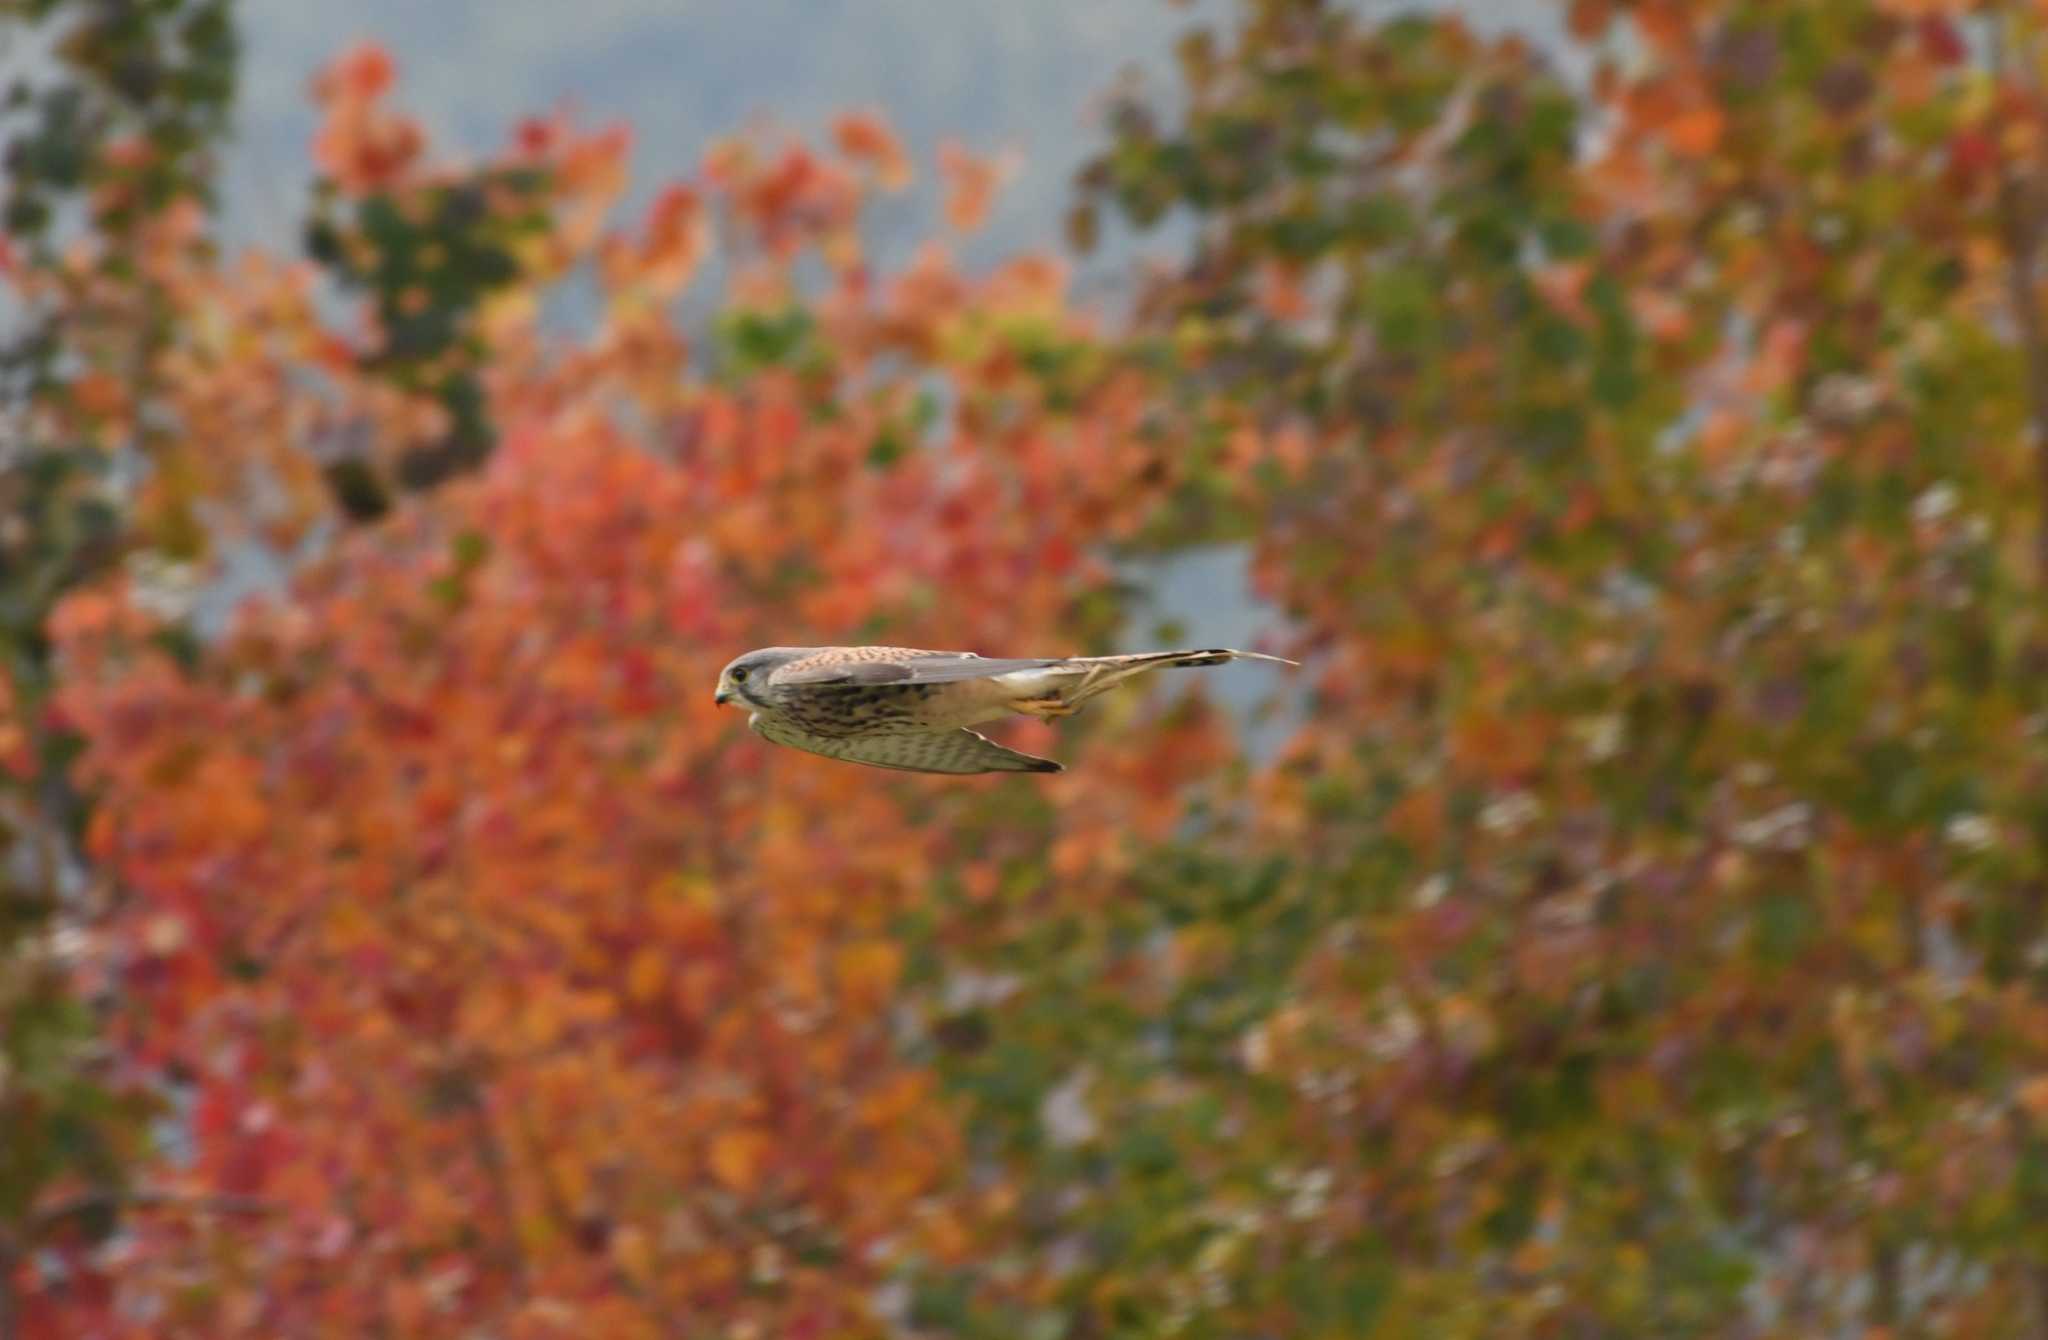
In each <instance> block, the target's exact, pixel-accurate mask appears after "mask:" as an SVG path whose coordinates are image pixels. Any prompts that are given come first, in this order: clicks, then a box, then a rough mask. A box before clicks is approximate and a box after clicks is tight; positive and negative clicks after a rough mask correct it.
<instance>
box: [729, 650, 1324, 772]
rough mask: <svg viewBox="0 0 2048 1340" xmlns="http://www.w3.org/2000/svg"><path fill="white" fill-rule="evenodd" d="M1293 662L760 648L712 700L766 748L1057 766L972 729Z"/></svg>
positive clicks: (889, 760)
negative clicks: (1179, 674) (1191, 677)
mask: <svg viewBox="0 0 2048 1340" xmlns="http://www.w3.org/2000/svg"><path fill="white" fill-rule="evenodd" d="M1239 660H1247V661H1273V662H1276V663H1278V664H1280V665H1293V664H1295V662H1293V661H1289V660H1284V659H1282V658H1281V657H1278V656H1266V655H1262V654H1261V653H1259V652H1255V651H1233V650H1231V649H1229V648H1227V647H1210V648H1206V649H1203V650H1199V651H1140V652H1131V653H1128V654H1125V655H1122V656H1065V657H1030V658H1022V659H1018V658H1002V657H993V656H977V655H975V654H974V653H973V652H971V651H923V650H920V649H918V648H915V647H763V648H762V649H761V650H759V651H750V652H748V653H747V654H746V655H744V656H740V657H736V658H735V659H734V660H733V661H732V663H731V664H729V665H727V666H726V667H725V669H723V670H721V671H720V672H719V675H718V688H717V691H716V693H715V694H714V695H713V697H712V701H714V702H716V703H718V704H719V705H720V706H723V705H725V704H726V703H733V702H737V703H741V704H744V705H745V706H747V707H749V708H752V709H753V715H752V716H751V717H750V718H749V719H748V724H749V725H750V726H752V727H753V728H754V730H755V732H756V733H757V734H759V735H761V736H763V737H765V738H767V739H769V740H771V741H773V742H774V743H776V744H782V745H788V746H790V747H791V748H792V749H805V750H809V751H810V752H811V753H813V754H823V755H824V756H825V757H826V758H836V759H842V760H844V761H846V762H848V763H865V764H867V765H868V766H870V767H875V768H895V769H897V770H898V771H902V772H939V773H973V772H1059V771H1062V769H1061V767H1060V765H1059V764H1057V763H1055V762H1053V761H1052V760H1051V759H1049V758H1034V757H1033V756H1032V755H1030V754H1022V753H1019V752H1017V751H1016V750H1014V749H1006V748H1004V747H1003V746H1002V745H999V744H997V743H996V742H995V741H994V740H991V739H989V738H988V737H987V736H984V735H979V734H976V733H975V731H974V730H973V729H971V728H972V727H974V726H978V725H981V724H982V723H983V722H988V721H995V720H999V719H1000V718H1002V717H1006V716H1010V715H1012V714H1021V715H1025V716H1035V717H1040V718H1044V719H1051V718H1053V717H1063V716H1071V715H1072V714H1073V713H1075V712H1077V711H1079V710H1080V708H1081V705H1082V704H1083V703H1085V702H1087V701H1088V700H1089V699H1090V698H1093V697H1095V696H1096V695H1097V694H1100V693H1106V692H1108V691H1109V690H1110V689H1113V688H1115V687H1116V686H1117V685H1119V684H1122V683H1124V682H1125V681H1126V680H1130V679H1135V678H1137V677H1138V676H1139V675H1142V674H1146V673H1148V672H1150V671H1153V670H1162V669H1167V668H1169V667H1175V666H1193V665H1222V664H1223V663H1224V662H1226V661H1239Z"/></svg>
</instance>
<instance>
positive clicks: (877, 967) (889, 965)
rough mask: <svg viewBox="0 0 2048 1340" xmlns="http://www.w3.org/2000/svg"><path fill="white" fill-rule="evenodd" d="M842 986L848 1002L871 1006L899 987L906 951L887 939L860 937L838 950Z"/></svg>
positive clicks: (880, 1001) (886, 997) (841, 990)
mask: <svg viewBox="0 0 2048 1340" xmlns="http://www.w3.org/2000/svg"><path fill="white" fill-rule="evenodd" d="M837 966H838V970H839V989H840V992H841V994H842V995H844V996H845V997H846V998H847V1000H848V1002H849V1003H852V1004H855V1005H859V1006H863V1007H867V1008H872V1007H874V1006H876V1005H879V1004H881V1003H882V1002H883V1001H885V1000H887V999H888V997H889V993H890V992H891V991H893V990H895V989H896V978H897V975H898V974H899V973H900V972H901V971H902V969H903V951H902V950H900V949H898V948H897V947H896V946H895V945H893V944H891V943H890V942H889V941H887V940H857V941H855V942H854V943H852V944H850V945H846V946H845V947H843V948H841V949H840V951H839V953H838V964H837Z"/></svg>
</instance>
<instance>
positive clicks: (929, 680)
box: [768, 647, 1059, 687]
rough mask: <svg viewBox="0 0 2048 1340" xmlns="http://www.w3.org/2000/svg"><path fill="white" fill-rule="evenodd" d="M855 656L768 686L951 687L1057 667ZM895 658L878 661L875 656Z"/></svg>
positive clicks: (777, 678)
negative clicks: (961, 682) (904, 685)
mask: <svg viewBox="0 0 2048 1340" xmlns="http://www.w3.org/2000/svg"><path fill="white" fill-rule="evenodd" d="M853 650H854V652H855V655H851V656H850V655H847V654H846V653H845V652H844V651H842V650H841V649H839V648H832V649H830V650H828V651H826V652H823V653H820V654H819V655H816V656H806V657H804V658H803V659H802V660H798V661H791V662H790V663H789V664H787V665H785V666H782V667H781V668H780V669H778V670H776V671H774V672H773V673H772V674H770V675H769V677H768V682H769V683H771V684H773V685H776V686H777V687H795V686H801V685H814V684H950V683H954V682H956V681H959V680H963V679H987V678H989V677H990V676H991V675H1007V674H1009V673H1011V672H1012V671H1016V670H1043V669H1045V668H1046V667H1047V666H1053V665H1058V664H1059V661H1058V660H1056V659H1052V658H1048V657H1043V656H1039V657H1029V658H1021V659H1020V658H1014V657H1000V656H976V655H975V654H974V653H973V652H971V651H916V650H913V649H910V648H907V647H860V648H856V649H853ZM877 652H881V653H892V654H888V655H879V656H878V655H875V653H877Z"/></svg>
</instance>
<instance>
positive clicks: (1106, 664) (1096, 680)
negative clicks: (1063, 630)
mask: <svg viewBox="0 0 2048 1340" xmlns="http://www.w3.org/2000/svg"><path fill="white" fill-rule="evenodd" d="M1228 661H1272V662H1275V663H1276V664H1279V665H1298V664H1300V662H1298V661H1290V660H1288V659H1287V658H1286V657H1284V656H1268V655H1266V654H1265V653H1264V652H1259V651H1237V650H1235V649H1234V648H1230V647H1201V648H1194V649H1188V650H1182V651H1134V652H1126V653H1124V654H1123V655H1120V656H1076V657H1074V658H1073V659H1072V660H1070V661H1067V662H1066V663H1065V668H1070V669H1081V670H1084V671H1085V672H1086V673H1085V674H1084V675H1083V677H1082V678H1081V679H1080V680H1079V682H1077V683H1075V684H1074V685H1073V686H1072V687H1069V688H1063V691H1062V692H1061V694H1060V697H1061V698H1062V699H1063V700H1064V701H1066V702H1067V703H1068V704H1070V705H1079V704H1080V703H1082V702H1085V701H1086V700H1088V699H1090V698H1093V697H1094V696H1095V695H1097V694H1099V693H1104V692H1107V691H1108V690H1110V689H1113V688H1115V687H1116V686H1117V685H1119V684H1121V683H1123V682H1125V681H1126V680H1129V679H1134V678H1136V677H1137V676H1139V675H1142V674H1146V673H1147V672H1149V671H1153V670H1172V669H1179V668H1182V667H1187V666H1200V665H1222V664H1224V663H1225V662H1228Z"/></svg>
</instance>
